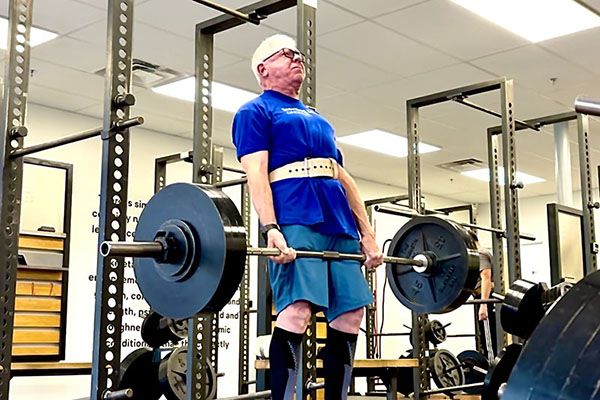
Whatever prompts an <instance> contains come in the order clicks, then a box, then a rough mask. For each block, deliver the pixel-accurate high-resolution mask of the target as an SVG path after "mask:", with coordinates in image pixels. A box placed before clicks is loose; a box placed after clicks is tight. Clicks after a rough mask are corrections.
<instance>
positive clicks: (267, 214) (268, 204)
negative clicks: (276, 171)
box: [240, 151, 277, 225]
mask: <svg viewBox="0 0 600 400" xmlns="http://www.w3.org/2000/svg"><path fill="white" fill-rule="evenodd" d="M240 161H241V162H242V167H243V168H244V171H246V176H247V177H248V187H249V188H250V196H251V197H252V204H253V205H254V209H255V210H256V213H257V214H258V218H259V220H260V222H261V223H262V224H263V225H266V224H274V223H277V219H276V218H275V210H274V208H273V192H271V185H270V184H269V174H268V171H267V166H268V164H269V153H268V152H266V151H259V152H256V153H252V154H248V155H245V156H243V157H242V158H241V160H240Z"/></svg>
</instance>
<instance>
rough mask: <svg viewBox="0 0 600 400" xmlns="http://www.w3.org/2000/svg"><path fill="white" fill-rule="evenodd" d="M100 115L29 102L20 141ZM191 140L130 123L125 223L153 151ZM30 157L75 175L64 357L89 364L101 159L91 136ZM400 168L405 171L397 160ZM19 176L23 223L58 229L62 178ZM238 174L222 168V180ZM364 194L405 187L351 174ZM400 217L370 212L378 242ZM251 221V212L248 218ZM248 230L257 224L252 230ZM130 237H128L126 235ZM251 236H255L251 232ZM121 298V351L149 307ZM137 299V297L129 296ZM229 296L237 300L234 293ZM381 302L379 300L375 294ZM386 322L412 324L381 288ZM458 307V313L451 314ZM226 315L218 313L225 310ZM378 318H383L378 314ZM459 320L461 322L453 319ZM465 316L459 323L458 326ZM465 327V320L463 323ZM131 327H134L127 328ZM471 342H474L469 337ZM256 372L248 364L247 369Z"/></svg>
mask: <svg viewBox="0 0 600 400" xmlns="http://www.w3.org/2000/svg"><path fill="white" fill-rule="evenodd" d="M101 124H102V122H101V121H100V120H97V119H94V118H89V117H85V116H81V115H78V114H74V113H69V112H63V111H58V110H56V109H50V108H46V107H42V106H38V105H35V104H31V105H30V107H29V112H28V127H29V131H30V134H29V136H28V137H27V138H26V145H27V146H31V145H33V144H36V143H40V142H45V141H48V140H51V139H54V138H57V137H60V136H64V135H67V134H71V133H75V132H79V131H83V130H86V129H89V128H92V127H99V126H101ZM191 146H192V143H191V140H189V139H184V138H179V137H174V136H170V135H165V134H160V133H158V132H154V131H149V130H145V129H142V128H134V129H132V134H131V156H130V170H129V196H128V198H129V199H130V200H131V206H130V207H128V216H130V217H131V220H130V222H129V223H128V225H127V229H128V230H130V231H134V230H135V218H134V217H138V216H139V214H140V213H141V211H142V208H140V207H139V206H136V204H137V205H139V204H141V203H145V202H147V200H148V199H149V198H150V197H151V196H152V193H153V187H154V160H155V158H156V157H160V156H164V155H167V154H173V153H177V152H183V151H187V150H190V149H191ZM36 157H39V158H43V159H49V160H55V161H61V162H66V163H71V164H73V165H74V180H73V203H72V204H73V206H72V207H73V208H72V231H71V264H70V271H71V272H70V278H69V279H70V281H69V293H68V318H67V345H66V359H65V361H68V362H91V355H92V345H93V343H92V340H93V322H94V293H95V282H94V277H95V274H96V267H97V245H98V243H97V240H98V239H97V234H96V233H95V232H94V229H95V228H96V227H97V225H98V218H97V214H96V211H97V210H98V204H99V197H98V195H99V187H100V165H101V140H100V139H98V138H96V139H89V140H86V141H83V142H79V143H77V144H72V145H70V146H67V147H62V148H58V149H54V150H49V151H46V152H44V153H40V154H37V155H36ZM225 165H228V166H232V167H239V165H238V163H237V161H236V159H235V154H234V151H233V150H232V149H225ZM399 168H401V172H402V173H404V172H405V169H404V168H405V167H404V165H401V166H400V167H399ZM28 171H29V172H28V173H27V174H26V176H25V182H24V192H23V193H24V196H23V215H22V228H23V229H27V230H35V229H37V228H38V227H39V226H41V225H53V226H55V227H57V230H60V229H62V222H61V218H62V214H61V213H60V210H62V190H63V189H62V182H61V181H60V179H61V178H60V176H59V177H58V178H57V177H54V178H52V177H49V176H48V175H47V171H46V172H43V173H38V172H35V171H33V170H31V171H30V170H28ZM234 177H236V174H232V173H228V174H226V175H225V179H231V178H234ZM190 178H191V165H190V164H188V163H178V164H171V165H170V166H169V168H168V172H167V182H168V183H172V182H175V181H190ZM357 183H358V185H359V188H360V190H361V193H362V196H363V198H365V199H371V198H378V197H383V196H389V195H396V194H406V189H403V188H399V187H393V186H390V185H383V184H379V183H376V182H370V181H365V180H360V179H358V180H357ZM226 192H227V194H228V195H229V196H230V197H231V198H232V199H233V200H234V202H235V203H236V204H239V188H231V189H227V190H226ZM426 200H427V206H428V207H430V208H434V207H441V206H449V205H456V204H457V202H456V201H452V200H447V199H443V198H439V197H434V196H431V197H427V199H426ZM401 223H402V222H399V221H398V220H397V219H395V217H391V216H384V215H378V216H377V217H376V224H377V237H378V240H379V242H380V243H382V242H383V241H384V240H385V239H386V238H388V237H392V236H393V234H394V233H395V232H396V231H397V230H398V229H399V228H400V225H401ZM253 224H254V225H256V217H254V219H253ZM252 231H253V232H255V231H256V230H255V229H253V230H252ZM129 240H131V238H129ZM254 240H256V238H254ZM125 276H126V277H128V278H133V277H134V275H133V269H132V268H126V269H125ZM250 276H251V288H252V289H251V297H252V298H253V300H254V304H256V293H255V288H256V260H254V261H253V264H252V265H251V275H250ZM377 276H378V289H379V293H382V285H383V283H384V281H385V271H384V267H381V268H379V270H378V274H377ZM125 294H126V299H125V301H124V311H125V313H124V314H125V315H124V317H123V327H124V328H127V330H126V331H125V332H124V333H123V336H122V345H123V346H122V356H123V357H124V356H126V355H127V354H128V353H129V352H131V351H132V350H133V349H134V348H136V347H138V346H141V338H140V336H139V333H138V332H137V329H139V326H140V325H141V322H142V316H141V313H140V311H143V310H147V309H148V306H147V304H146V303H145V301H144V300H142V299H141V296H139V290H138V288H137V285H135V284H133V283H126V285H125ZM134 297H135V299H134ZM234 299H235V298H234ZM379 301H381V298H380V299H379ZM385 309H386V315H387V318H386V323H385V331H388V332H389V331H402V330H404V328H402V326H401V325H402V324H407V325H409V324H410V314H409V312H408V310H406V309H404V307H403V306H401V305H400V303H398V302H397V301H396V299H395V298H394V296H393V295H392V293H391V292H389V289H388V293H387V294H386V304H385ZM237 311H238V307H237V306H235V305H228V306H227V307H226V309H225V310H224V312H225V314H229V316H230V317H232V318H225V319H222V321H221V326H222V327H229V328H231V332H230V333H228V334H222V335H221V336H220V337H219V342H220V348H219V358H220V360H221V361H220V363H219V372H225V374H226V375H225V376H224V377H223V378H220V380H219V396H220V397H223V396H230V395H234V394H236V391H237V375H238V374H237V360H238V346H237V342H238V319H236V318H237V317H239V316H237ZM456 313H458V312H456ZM465 313H466V314H465V316H461V317H460V318H457V315H458V314H455V313H451V314H448V315H445V316H440V318H439V319H441V320H443V321H450V319H452V320H453V325H452V326H451V327H450V328H449V331H450V332H454V331H456V332H461V333H464V332H469V331H470V330H472V313H470V312H468V311H465ZM225 314H224V315H225ZM255 319H256V316H255V315H253V316H252V318H251V327H250V332H252V334H253V336H252V338H251V348H252V342H253V341H254V332H255V331H256V327H255V326H256V325H255ZM379 321H381V319H379ZM459 321H460V322H459ZM463 322H464V324H463ZM463 325H464V326H463ZM129 329H133V330H129ZM469 342H473V343H474V341H472V340H469ZM407 343H408V339H407V338H402V339H399V340H398V341H395V340H394V339H385V341H384V356H385V357H389V358H397V357H398V356H399V355H400V354H402V353H404V351H405V350H406V349H408V344H407ZM444 347H447V348H449V349H450V350H452V351H455V352H458V351H461V350H463V349H465V348H467V347H469V348H472V347H473V345H472V344H470V343H469V344H468V343H466V342H464V343H463V342H461V341H460V340H452V342H451V343H450V342H449V343H448V346H444ZM358 348H359V351H358V355H359V357H362V356H364V353H365V350H364V349H365V345H364V337H361V343H360V344H359V347H358ZM251 375H252V376H254V370H253V369H251ZM89 392H90V377H89V376H75V377H36V378H15V379H13V380H12V382H11V399H14V400H33V399H36V400H37V399H39V398H40V393H43V397H44V399H46V400H65V399H78V398H82V397H86V396H89Z"/></svg>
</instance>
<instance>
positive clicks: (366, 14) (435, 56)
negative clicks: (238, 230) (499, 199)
mask: <svg viewBox="0 0 600 400" xmlns="http://www.w3.org/2000/svg"><path fill="white" fill-rule="evenodd" d="M219 2H220V3H221V4H223V5H226V6H229V7H233V8H238V7H242V6H244V5H247V4H249V3H251V2H252V1H251V0H219ZM588 3H589V4H591V5H592V6H596V5H598V3H600V2H599V1H598V0H589V1H588ZM106 4H107V1H106V0H36V1H35V2H34V25H35V26H38V27H41V28H44V29H47V30H50V31H54V32H56V33H58V34H59V37H58V38H57V39H55V40H53V41H51V42H48V43H46V44H43V45H40V46H38V47H35V48H33V49H32V57H33V59H32V64H31V65H32V68H33V70H34V72H33V75H32V79H31V81H30V94H29V101H30V102H32V103H37V104H41V105H46V106H50V107H54V108H58V109H64V110H67V111H73V112H76V113H80V114H84V115H89V116H95V117H99V118H100V117H101V116H102V111H103V109H102V107H103V96H104V93H103V91H104V82H103V78H102V77H100V76H98V75H96V74H94V72H95V71H97V70H99V69H101V68H103V67H104V66H105V63H106V56H105V41H106V9H107V7H106ZM7 11H8V0H0V14H2V15H4V16H6V15H7ZM134 15H135V24H134V30H133V45H134V53H133V56H134V57H135V58H141V59H143V60H146V61H149V62H152V63H155V64H159V65H161V66H164V67H167V68H171V69H174V70H176V71H179V72H182V73H184V74H192V73H193V70H194V26H195V24H196V23H198V22H201V21H204V20H206V19H208V18H211V17H213V16H216V15H218V13H217V12H216V11H213V10H211V9H209V8H206V7H204V6H202V5H200V4H197V3H195V2H193V1H192V0H136V1H135V10H134ZM295 30H296V22H295V9H290V10H287V11H285V12H282V13H280V14H278V15H274V16H271V17H269V18H268V19H267V20H265V21H263V23H262V24H261V26H259V27H256V26H254V25H250V24H246V25H244V26H241V27H238V28H236V29H233V30H229V31H227V32H224V33H221V34H219V35H217V37H216V40H215V79H216V80H218V81H220V82H223V83H228V84H231V85H234V86H238V87H242V88H245V89H249V90H253V91H257V92H258V90H259V88H258V87H257V85H256V82H255V80H254V77H253V75H252V73H251V71H250V68H249V64H250V62H249V58H250V55H251V53H252V51H253V50H254V48H255V47H256V46H257V45H258V43H259V42H260V41H261V40H262V39H263V38H265V37H266V36H268V35H271V34H273V33H277V32H285V33H288V34H290V35H294V34H295ZM317 32H318V35H317V44H318V53H317V55H318V57H317V58H318V60H317V66H318V67H317V106H318V109H319V111H320V112H321V113H322V114H324V115H325V116H326V117H327V118H329V120H330V121H331V122H332V123H333V125H334V126H335V128H336V130H337V134H338V136H343V135H347V134H351V133H355V132H359V131H362V130H367V129H375V128H379V129H384V130H387V131H390V132H393V133H395V134H399V135H405V125H406V122H405V114H406V113H405V105H406V100H407V99H410V98H413V97H417V96H422V95H426V94H430V93H434V92H438V91H442V90H444V89H449V88H452V87H457V86H462V85H468V84H471V83H475V82H479V81H483V80H488V79H492V78H495V77H498V76H507V77H508V78H510V79H514V81H515V106H516V116H517V117H518V118H520V119H527V118H535V117H540V116H543V115H548V114H552V113H559V112H565V111H569V110H571V109H572V104H573V100H574V98H575V96H577V95H578V94H583V93H588V94H597V95H600V52H598V51H597V49H598V43H599V42H600V29H599V28H597V29H592V30H588V31H584V32H579V33H576V34H572V35H569V36H565V37H561V38H557V39H553V40H548V41H545V42H542V43H538V44H530V43H529V42H527V41H526V40H524V39H522V38H520V37H518V36H516V35H514V34H512V33H510V32H508V31H506V30H504V29H502V28H500V27H498V26H496V25H494V24H491V23H489V22H487V21H485V20H483V19H482V18H480V17H477V16H476V15H474V14H471V13H470V12H468V11H466V10H464V9H463V8H461V7H459V6H457V5H455V4H454V3H452V2H450V1H449V0H369V1H366V0H320V1H319V8H318V17H317ZM135 95H136V98H137V104H136V106H135V108H134V111H133V114H134V115H143V116H144V117H145V119H146V124H145V127H146V128H149V129H154V130H156V131H161V132H165V133H168V134H171V135H176V136H183V137H190V138H191V136H192V118H193V106H192V104H190V103H187V102H184V101H179V100H174V99H171V98H167V97H163V96H161V95H158V94H155V93H153V92H151V91H149V90H146V89H141V88H138V87H136V88H135ZM470 100H471V101H474V102H476V103H479V104H481V105H484V106H486V107H489V108H494V109H496V110H498V109H499V94H498V93H491V94H485V95H480V96H476V97H473V98H472V99H470ZM231 118H232V115H231V114H229V113H226V112H221V111H215V124H214V125H215V130H214V134H213V135H214V136H213V138H214V142H215V143H217V144H219V145H223V146H227V147H231V141H230V132H229V130H230V124H231ZM421 121H422V122H421V128H422V129H421V134H422V140H423V141H425V142H427V143H431V144H434V145H437V146H439V147H441V148H442V150H441V151H439V152H436V153H430V154H425V155H423V156H422V158H421V159H422V164H423V168H422V174H423V176H422V183H423V188H424V190H425V192H428V193H432V194H438V195H442V196H446V197H450V198H453V199H456V200H457V201H461V202H484V201H487V198H488V192H487V184H486V183H484V182H479V181H476V180H473V179H470V178H466V177H463V176H461V175H459V174H457V173H454V172H450V171H445V170H442V169H441V168H439V167H437V166H436V165H438V164H442V163H447V162H450V161H454V160H458V159H462V158H468V157H475V158H478V159H480V160H482V161H484V162H485V161H486V159H487V155H486V148H485V146H486V139H485V132H486V129H487V127H489V126H494V125H497V124H498V123H499V121H498V119H496V118H495V117H492V116H489V115H486V114H483V113H480V112H477V111H475V110H472V109H469V108H466V107H464V106H461V105H458V104H450V103H444V104H441V105H437V106H432V107H428V108H425V109H423V110H422V112H421ZM571 125H572V126H571V129H570V132H571V138H572V145H571V148H572V157H573V160H572V164H573V165H574V166H577V165H578V161H577V156H578V153H577V144H576V141H575V140H576V132H575V129H574V124H571ZM591 125H592V129H591V143H592V149H593V150H592V158H591V162H592V169H593V172H594V182H597V176H596V166H597V165H598V164H599V163H600V138H597V135H595V134H594V133H595V132H600V123H598V122H597V121H595V120H594V121H592V124H591ZM33 134H35V133H34V132H33ZM517 146H518V147H517V149H518V166H519V170H521V171H523V172H526V173H529V174H532V175H537V176H540V177H543V178H545V179H547V180H548V181H547V182H545V183H540V184H532V185H528V186H527V187H526V188H525V189H524V190H523V191H521V195H522V196H536V195H540V194H549V193H554V192H555V183H554V161H553V160H554V158H553V157H554V156H553V151H554V142H553V137H552V128H551V127H550V128H547V129H544V130H543V131H542V132H534V131H520V132H519V133H518V141H517ZM340 147H342V149H343V150H344V152H345V157H346V165H347V168H348V169H349V171H350V172H351V173H352V174H353V175H355V176H356V177H360V178H363V179H368V180H373V181H377V182H382V183H387V184H394V185H401V186H405V185H406V180H407V179H406V176H407V173H406V161H405V160H400V159H397V158H393V157H388V156H384V155H380V154H378V153H372V152H367V151H362V150H358V149H356V148H352V147H350V146H347V145H340ZM156 156H162V154H157V155H156ZM573 184H574V187H576V188H578V187H579V178H578V169H577V168H573ZM594 186H596V185H594Z"/></svg>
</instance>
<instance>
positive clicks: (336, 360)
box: [323, 326, 358, 400]
mask: <svg viewBox="0 0 600 400" xmlns="http://www.w3.org/2000/svg"><path fill="white" fill-rule="evenodd" d="M357 338H358V335H355V334H352V333H346V332H341V331H338V330H336V329H333V328H331V327H329V326H328V327H327V341H326V344H325V349H324V351H323V370H324V373H325V400H345V399H346V398H347V397H348V388H349V387H350V379H351V377H352V364H353V363H354V353H355V351H356V339H357Z"/></svg>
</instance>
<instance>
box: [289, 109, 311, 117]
mask: <svg viewBox="0 0 600 400" xmlns="http://www.w3.org/2000/svg"><path fill="white" fill-rule="evenodd" d="M281 111H283V112H285V113H286V114H288V115H292V114H300V115H304V116H307V117H310V115H311V114H316V112H315V111H313V110H311V109H308V110H302V109H301V108H295V107H282V108H281Z"/></svg>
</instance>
